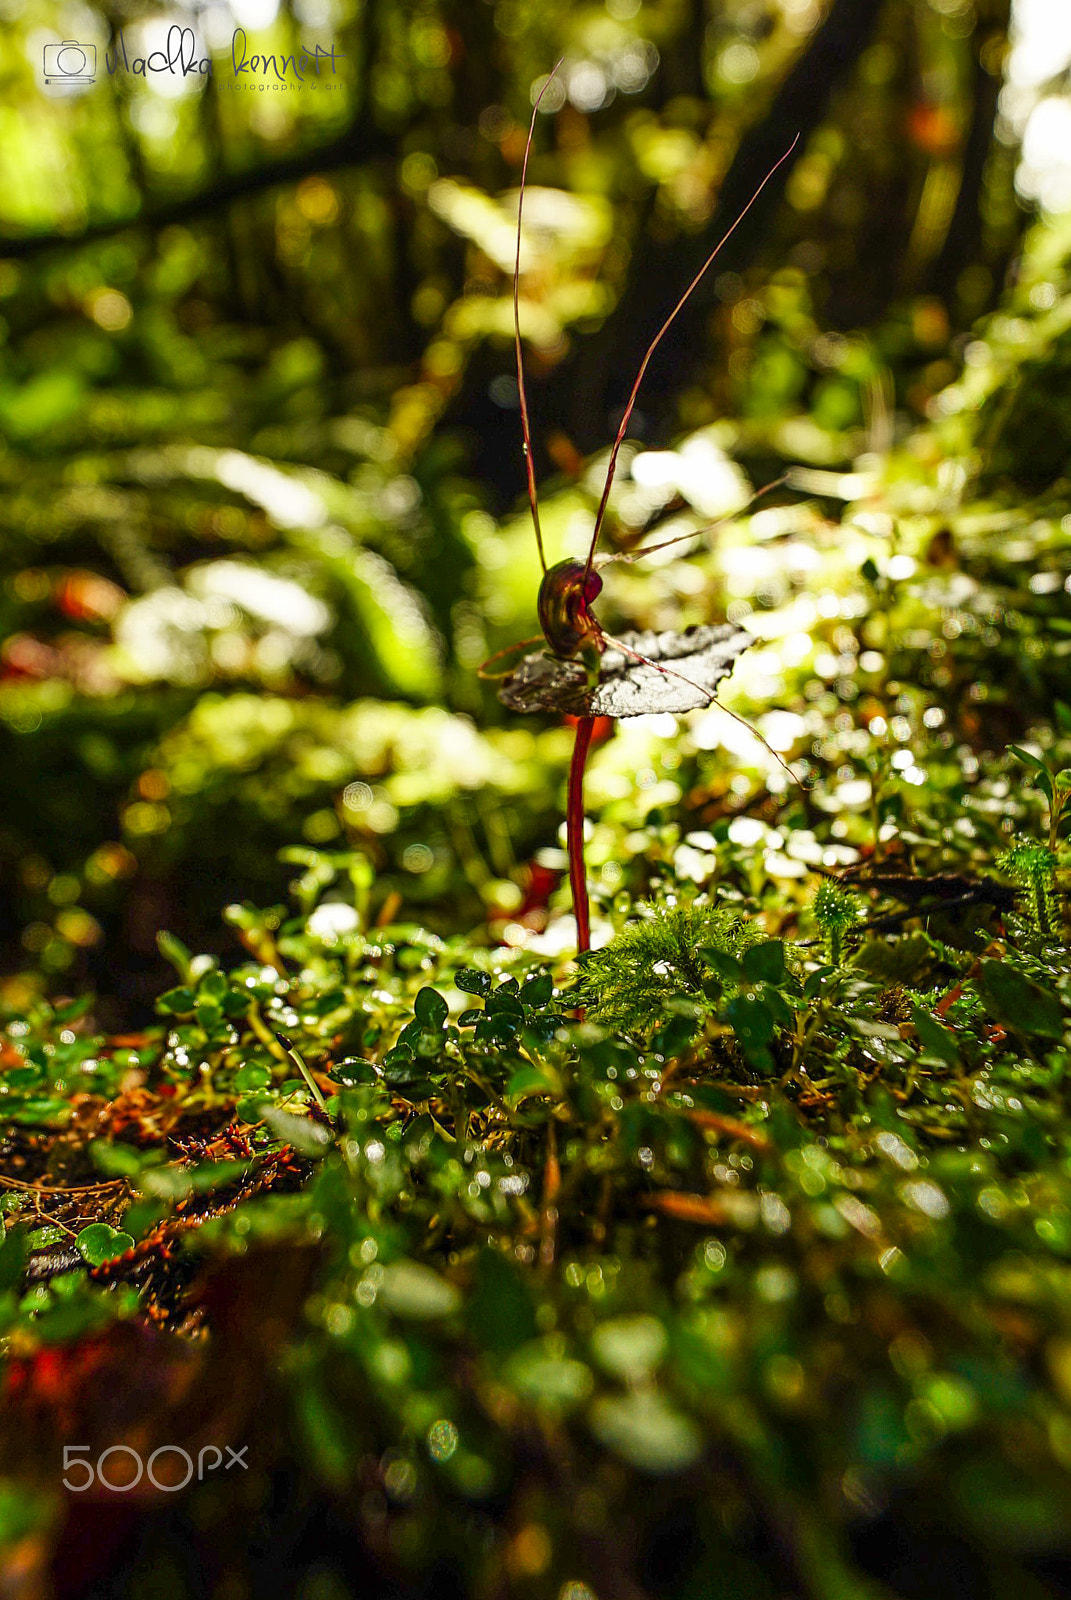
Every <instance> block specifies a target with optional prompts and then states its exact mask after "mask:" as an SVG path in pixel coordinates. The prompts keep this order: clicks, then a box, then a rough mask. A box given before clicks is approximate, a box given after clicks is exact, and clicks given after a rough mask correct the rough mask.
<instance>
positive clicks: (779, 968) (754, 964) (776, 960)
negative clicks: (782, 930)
mask: <svg viewBox="0 0 1071 1600" xmlns="http://www.w3.org/2000/svg"><path fill="white" fill-rule="evenodd" d="M740 965H741V967H742V968H743V972H744V977H745V978H747V979H748V981H749V982H750V983H772V984H774V985H776V984H779V983H781V982H782V980H783V979H784V976H785V946H784V942H783V940H781V939H764V940H763V942H762V943H761V944H753V945H752V946H751V949H750V950H746V951H745V952H744V955H743V957H742V959H741V962H740Z"/></svg>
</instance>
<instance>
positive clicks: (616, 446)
mask: <svg viewBox="0 0 1071 1600" xmlns="http://www.w3.org/2000/svg"><path fill="white" fill-rule="evenodd" d="M799 137H800V136H799V134H798V133H797V135H796V137H795V138H794V139H793V141H792V143H791V144H790V145H789V147H788V149H787V150H786V151H785V153H784V155H783V156H780V157H779V158H778V160H776V161H775V162H774V164H773V166H772V167H771V168H770V170H769V172H768V173H767V174H766V176H765V178H763V180H762V182H761V183H760V184H759V186H758V188H757V189H756V190H755V193H754V194H753V195H752V196H751V199H750V200H749V201H748V203H747V205H746V206H745V207H744V209H743V211H741V213H740V215H739V216H738V217H737V219H736V221H735V222H734V223H733V225H732V227H731V228H729V229H727V230H726V232H725V233H724V234H723V235H722V237H721V238H720V239H719V240H718V242H717V244H716V245H715V246H714V248H713V250H712V251H711V252H710V254H709V255H708V256H707V259H706V260H705V261H704V262H703V265H702V266H701V267H700V269H699V271H698V272H697V273H696V275H695V277H694V278H693V279H692V281H691V283H690V284H689V285H688V287H687V289H685V291H684V293H683V294H682V295H681V297H680V299H679V300H678V301H677V304H676V305H675V306H674V307H673V310H672V311H671V312H670V314H669V316H668V317H667V318H666V320H665V322H663V324H662V326H661V327H660V328H659V330H658V332H657V333H656V334H655V336H654V338H653V339H652V340H651V342H650V344H649V345H648V346H647V354H646V355H645V356H644V358H643V360H642V361H641V362H640V370H639V372H637V374H636V382H635V383H634V384H633V385H632V392H631V393H630V395H629V397H628V404H627V405H626V407H625V414H624V416H623V417H622V418H621V426H620V427H619V428H618V430H617V436H616V438H615V439H614V443H613V448H612V449H611V451H610V464H609V466H608V467H607V469H606V484H605V487H604V488H603V491H602V499H601V500H600V501H599V509H598V511H596V513H595V530H594V532H593V533H592V535H591V548H590V550H589V551H588V559H587V565H586V566H585V568H584V582H585V583H586V582H587V578H588V573H589V572H590V571H591V565H592V562H593V561H594V560H595V546H596V545H597V544H598V542H599V534H600V533H601V532H602V521H603V518H604V517H605V515H606V505H607V501H608V500H609V498H610V490H611V489H612V488H613V483H614V473H615V472H616V471H617V457H618V454H619V453H620V450H621V446H622V444H623V443H624V439H625V434H626V433H627V432H628V425H629V422H630V421H631V419H632V412H633V409H634V408H635V405H636V400H637V398H638V396H639V392H640V385H641V384H642V382H643V379H644V374H645V373H646V371H647V368H648V367H649V366H650V364H651V357H652V356H653V355H654V353H655V351H656V350H657V349H658V346H659V345H660V344H661V342H662V340H663V338H664V337H665V335H666V334H667V333H668V332H669V329H670V328H671V327H672V325H673V323H674V322H675V320H676V318H677V315H678V313H679V312H680V311H682V310H683V309H684V307H685V305H686V304H687V303H688V301H689V299H690V298H691V295H692V292H693V291H694V290H695V289H696V288H697V287H698V285H699V283H700V281H701V279H702V278H703V277H704V275H705V274H706V272H707V269H708V268H709V267H711V266H712V265H713V263H714V260H715V257H716V256H717V255H718V252H719V251H720V250H721V248H722V246H723V245H724V244H726V243H727V242H728V240H729V239H731V238H732V236H733V234H734V233H735V232H736V230H737V228H738V227H739V226H740V224H741V223H742V222H743V220H744V218H745V217H746V216H747V214H748V212H749V211H750V210H751V208H752V206H753V205H754V204H755V201H756V200H757V199H758V198H759V195H760V194H761V193H762V191H763V190H764V189H765V187H766V185H767V184H768V183H769V181H770V179H771V178H772V177H773V175H774V173H775V172H776V171H777V169H778V167H780V166H783V165H784V163H785V162H786V161H787V160H788V158H789V156H790V155H791V154H792V152H793V150H795V148H796V146H797V144H798V143H799Z"/></svg>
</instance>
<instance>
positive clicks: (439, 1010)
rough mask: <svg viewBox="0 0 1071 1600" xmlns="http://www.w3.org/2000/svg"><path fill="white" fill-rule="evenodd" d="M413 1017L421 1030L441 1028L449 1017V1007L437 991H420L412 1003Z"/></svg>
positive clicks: (425, 989) (426, 989)
mask: <svg viewBox="0 0 1071 1600" xmlns="http://www.w3.org/2000/svg"><path fill="white" fill-rule="evenodd" d="M413 1015H414V1016H415V1017H416V1019H417V1021H418V1022H419V1023H420V1025H421V1027H422V1028H441V1027H443V1025H444V1024H445V1022H446V1019H447V1017H448V1016H449V1015H450V1007H449V1006H448V1005H447V1003H446V1001H445V1000H444V999H443V997H442V995H441V994H440V993H439V991H438V990H437V989H428V988H424V989H421V990H420V992H419V993H418V995H417V997H416V999H415V1000H414V1002H413Z"/></svg>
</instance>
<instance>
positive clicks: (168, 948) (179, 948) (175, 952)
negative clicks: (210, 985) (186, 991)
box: [156, 928, 190, 983]
mask: <svg viewBox="0 0 1071 1600" xmlns="http://www.w3.org/2000/svg"><path fill="white" fill-rule="evenodd" d="M156 948H157V949H158V950H159V952H160V954H161V955H162V956H163V958H164V960H165V961H167V962H169V963H170V965H171V966H173V967H174V969H175V971H176V972H177V973H178V975H179V977H180V978H181V979H182V981H183V983H188V982H189V979H190V952H189V951H188V950H187V948H186V946H185V945H184V944H183V942H182V940H181V939H176V938H175V935H174V934H173V933H168V931H167V929H166V928H161V929H160V931H159V933H158V934H157V935H156Z"/></svg>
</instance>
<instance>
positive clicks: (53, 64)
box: [44, 39, 97, 84]
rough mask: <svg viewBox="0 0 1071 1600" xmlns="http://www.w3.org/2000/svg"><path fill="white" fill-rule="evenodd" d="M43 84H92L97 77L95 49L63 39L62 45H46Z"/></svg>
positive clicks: (94, 47) (93, 45) (72, 40)
mask: <svg viewBox="0 0 1071 1600" xmlns="http://www.w3.org/2000/svg"><path fill="white" fill-rule="evenodd" d="M44 57H45V82H46V83H49V84H52V83H65V84H66V83H93V82H94V81H95V79H96V76H97V47H96V45H95V44H79V43H78V41H77V40H76V39H64V41H63V43H62V44H46V45H45V49H44Z"/></svg>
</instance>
